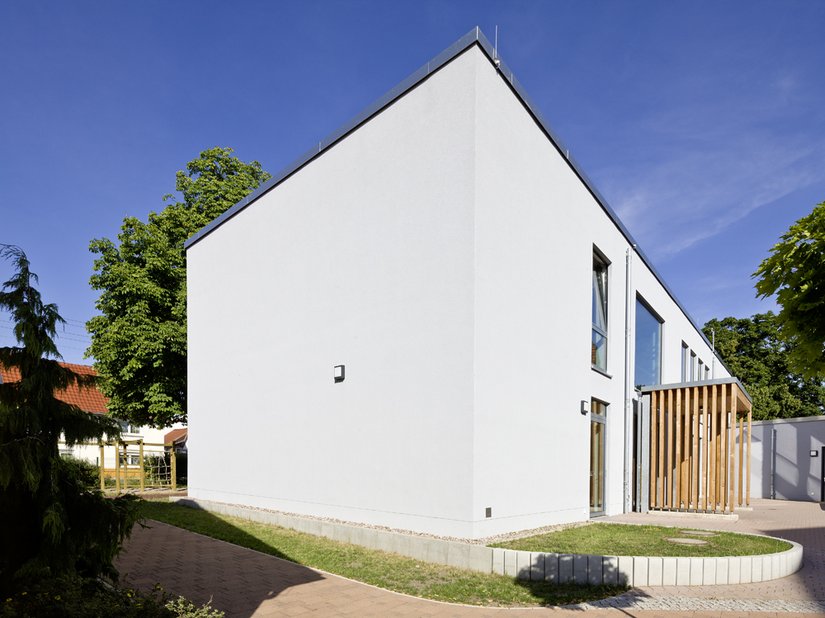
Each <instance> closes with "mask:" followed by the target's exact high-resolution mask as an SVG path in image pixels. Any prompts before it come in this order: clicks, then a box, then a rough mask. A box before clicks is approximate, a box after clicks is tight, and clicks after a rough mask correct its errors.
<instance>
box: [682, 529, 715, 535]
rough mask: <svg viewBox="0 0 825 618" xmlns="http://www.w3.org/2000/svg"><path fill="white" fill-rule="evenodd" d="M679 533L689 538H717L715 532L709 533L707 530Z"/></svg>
mask: <svg viewBox="0 0 825 618" xmlns="http://www.w3.org/2000/svg"><path fill="white" fill-rule="evenodd" d="M679 533H680V534H687V535H689V536H716V533H715V532H708V531H707V530H680V531H679Z"/></svg>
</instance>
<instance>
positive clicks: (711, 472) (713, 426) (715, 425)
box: [708, 384, 719, 511]
mask: <svg viewBox="0 0 825 618" xmlns="http://www.w3.org/2000/svg"><path fill="white" fill-rule="evenodd" d="M711 390H712V391H713V396H712V399H711V402H710V405H711V414H710V444H709V445H708V446H709V450H710V463H709V464H708V480H709V484H710V487H709V491H708V499H709V500H710V510H711V511H715V510H716V482H717V478H716V442H717V440H716V432H717V431H719V420H718V419H717V416H716V410H717V406H716V395H717V388H716V385H715V384H714V385H713V386H712V387H711Z"/></svg>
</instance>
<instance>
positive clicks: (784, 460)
mask: <svg viewBox="0 0 825 618" xmlns="http://www.w3.org/2000/svg"><path fill="white" fill-rule="evenodd" d="M751 485H752V487H753V488H754V495H756V496H758V497H762V498H781V499H785V500H810V501H813V502H825V416H806V417H802V418H783V419H774V420H770V421H755V422H754V423H753V462H752V468H751Z"/></svg>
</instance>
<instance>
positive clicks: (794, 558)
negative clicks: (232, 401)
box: [176, 498, 802, 586]
mask: <svg viewBox="0 0 825 618" xmlns="http://www.w3.org/2000/svg"><path fill="white" fill-rule="evenodd" d="M176 501H177V502H178V503H179V504H182V505H185V506H189V507H192V508H199V509H203V510H206V511H211V512H213V513H219V514H222V515H230V516H233V517H239V518H242V519H248V520H250V521H255V522H259V523H265V524H273V525H277V526H281V527H284V528H290V529H292V530H297V531H299V532H306V533H309V534H314V535H316V536H323V537H326V538H329V539H333V540H335V541H341V542H344V543H352V544H354V545H361V546H363V547H367V548H369V549H377V550H381V551H387V552H393V553H396V554H400V555H402V556H407V557H409V558H414V559H416V560H421V561H423V562H433V563H436V564H446V565H449V566H454V567H458V568H462V569H470V570H473V571H479V572H482V573H498V574H500V575H507V576H509V577H515V578H517V579H522V580H530V581H546V582H550V583H559V584H563V583H575V584H591V585H598V584H621V585H627V586H710V585H716V584H720V585H721V584H749V583H757V582H763V581H768V580H771V579H779V578H780V577H785V576H787V575H791V574H792V573H795V572H796V571H798V570H799V569H800V568H802V545H800V544H799V543H794V542H793V541H786V542H787V543H790V544H791V546H792V547H791V548H790V549H788V550H786V551H782V552H778V553H775V554H765V555H759V556H726V557H721V558H662V557H656V556H589V555H583V554H555V553H540V552H529V551H519V550H515V549H501V548H495V547H486V546H484V545H475V544H472V543H462V542H459V541H447V540H443V539H435V538H431V537H424V536H415V535H412V534H403V533H400V532H391V531H387V530H380V529H374V528H367V527H364V526H358V525H352V524H345V523H338V522H329V521H324V520H320V519H313V518H311V517H301V516H298V515H291V514H287V513H278V512H275V511H266V510H261V509H255V508H249V507H244V506H238V505H233V504H224V503H220V502H211V501H207V500H194V499H191V498H179V499H177V500H176ZM781 540H785V539H781Z"/></svg>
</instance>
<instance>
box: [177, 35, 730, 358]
mask: <svg viewBox="0 0 825 618" xmlns="http://www.w3.org/2000/svg"><path fill="white" fill-rule="evenodd" d="M473 45H478V46H479V47H480V49H481V50H482V51H483V52H484V54H485V55H486V56H487V57H488V59H489V60H490V62H491V63H493V65H494V66H495V67H496V69H497V70H498V72H499V73H500V74H501V76H502V78H503V79H504V81H505V82H506V83H507V84H508V85H509V86H510V89H511V90H512V91H513V93H514V94H515V95H516V96H517V97H518V98H519V100H520V101H521V103H522V104H523V105H524V107H525V108H526V109H527V111H528V112H529V113H530V115H531V116H532V117H533V119H534V120H535V121H536V124H538V126H539V127H540V128H541V130H542V131H543V132H544V133H545V135H547V137H548V138H549V139H550V141H551V143H552V144H553V146H554V147H555V148H556V150H558V152H559V154H560V155H561V156H562V157H563V158H564V159H565V160H567V163H568V165H570V168H571V169H572V170H573V173H575V174H576V176H578V177H579V180H581V181H582V183H583V184H584V186H585V187H586V188H587V190H588V191H589V192H590V194H591V195H592V196H593V198H594V199H595V200H596V201H597V202H598V204H599V206H601V207H602V210H604V211H605V213H607V215H608V217H610V219H611V221H613V224H614V225H615V226H616V227H617V228H618V229H619V231H620V232H621V233H622V235H624V237H625V238H626V239H627V241H628V242H629V243H630V244H631V245H632V247H633V250H634V251H635V252H636V254H637V255H638V256H639V257H640V258H641V260H642V262H644V264H645V266H647V267H648V268H649V269H650V271H651V272H652V273H653V276H654V277H656V280H657V281H658V282H659V283H660V284H661V285H662V287H663V288H664V290H665V291H666V292H667V293H668V295H669V296H670V298H671V299H672V300H673V302H675V303H676V306H677V307H679V309H680V310H681V311H682V313H683V314H684V316H685V317H686V318H687V319H688V321H689V322H690V323H691V325H693V327H694V328H695V329H696V331H697V332H698V333H699V335H700V336H701V337H702V339H703V340H704V341H705V343H706V344H707V345H708V347H709V348H710V349H711V350H713V345H712V344H711V342H710V341H709V340H708V338H707V337H706V336H705V333H703V332H702V329H701V328H700V327H699V326H698V325H697V324H696V322H695V321H694V319H693V317H691V315H690V314H689V313H688V312H687V310H686V309H685V307H684V306H683V305H682V303H681V302H680V301H679V299H678V298H677V297H676V295H675V294H674V293H673V291H672V290H671V289H670V287H669V286H668V285H667V283H665V280H664V279H663V278H662V276H661V275H660V274H659V271H658V270H656V268H655V267H654V266H653V263H652V262H651V261H650V259H649V258H648V257H647V255H645V253H644V251H642V250H641V249H640V248H639V246H638V244H637V243H636V239H635V238H633V235H632V234H631V233H630V230H628V229H627V228H626V227H625V225H624V223H622V221H621V219H619V217H618V215H617V214H616V213H615V211H614V210H613V209H612V208H611V207H610V205H609V203H608V202H607V200H606V199H605V197H604V196H603V195H602V194H601V193H600V192H599V190H598V189H596V187H595V185H594V183H593V182H592V181H591V180H590V178H589V177H588V176H587V175H586V174H585V173H584V172H583V171H582V169H581V168H580V167H579V165H578V164H577V163H576V160H575V159H574V158H573V157H572V156H571V155H570V151H569V150H568V149H567V148H565V147H564V145H563V144H562V141H561V140H560V139H559V138H558V137H557V136H556V135H555V134H554V133H553V131H552V130H551V129H550V125H549V124H548V123H547V121H545V119H544V118H543V117H542V115H541V113H540V112H539V110H538V107H536V106H535V105H534V104H533V102H532V101H531V100H530V97H529V96H528V95H527V92H526V91H525V90H524V88H523V87H522V85H521V84H520V83H519V81H518V80H517V79H516V77H515V74H514V73H513V72H512V71H511V70H510V68H509V67H508V66H507V65H506V64H505V63H504V61H503V60H501V58H500V57H499V56H498V54H497V50H496V49H495V48H494V47H493V45H492V44H491V43H490V41H489V40H488V39H487V37H486V36H484V33H483V32H481V29H480V28H479V27H478V26H476V27H475V28H473V29H472V30H470V31H469V32H468V33H467V34H465V35H464V36H463V37H461V38H460V39H458V40H457V41H456V42H455V43H453V44H452V45H450V46H449V47H448V48H447V49H445V50H444V51H442V52H441V53H440V54H438V55H437V56H436V57H435V58H433V59H432V60H430V61H429V62H427V63H426V64H424V65H422V66H421V67H420V68H419V69H418V70H417V71H415V72H414V73H413V74H412V75H410V76H409V77H407V78H406V79H405V80H403V81H402V82H401V83H399V84H398V85H397V86H395V87H394V88H392V89H391V90H390V91H389V92H387V93H386V94H384V96H382V97H380V98H379V99H378V100H376V101H375V102H374V103H372V104H371V105H369V106H368V107H367V108H366V109H365V110H364V111H363V112H361V113H360V114H358V115H357V116H356V117H355V118H353V119H352V120H350V121H349V122H347V123H346V124H344V125H343V126H342V127H341V128H340V129H338V130H337V131H334V132H333V133H331V134H330V135H328V136H327V137H326V138H325V139H322V140H320V141H319V142H318V145H317V146H316V147H313V148H312V149H310V150H308V151H307V152H305V153H304V154H303V155H301V156H300V157H298V158H297V159H296V160H295V161H293V162H292V163H291V164H289V165H287V166H286V167H285V168H283V169H282V170H281V171H280V172H279V173H277V174H275V175H273V176H272V178H270V179H269V180H268V181H267V182H266V183H264V184H263V185H261V186H260V187H258V188H257V189H256V190H255V191H253V192H252V193H250V194H249V195H247V196H246V197H245V198H243V199H242V200H241V201H239V202H238V203H237V204H235V205H234V206H232V207H231V208H229V210H227V211H226V212H224V213H223V214H222V215H220V216H219V217H218V218H216V219H215V220H213V221H212V222H210V223H208V224H207V225H206V226H204V227H203V228H201V229H200V230H198V231H197V232H195V234H193V235H192V236H191V237H190V238H189V239H187V240H186V242H184V245H183V246H184V248H185V249H189V248H190V247H191V246H192V245H194V244H195V243H197V242H198V241H200V240H202V239H203V238H204V237H206V236H207V235H209V234H210V233H211V232H213V231H214V230H215V229H216V228H218V227H220V226H221V225H223V224H224V223H226V222H227V221H228V220H229V219H231V218H232V217H234V216H235V215H237V214H238V213H239V212H241V211H242V210H244V209H245V208H246V207H247V206H249V205H250V204H252V203H253V202H254V201H256V200H257V199H258V198H260V197H261V196H263V195H264V194H266V193H268V192H269V191H271V190H272V189H274V188H275V187H276V186H278V185H279V184H281V183H282V182H283V181H284V180H286V179H287V178H289V177H290V176H292V175H293V174H294V173H296V172H297V171H298V170H300V169H301V168H302V167H304V166H305V165H307V164H308V163H310V162H311V161H312V160H313V159H315V158H316V157H318V156H320V155H321V154H323V153H324V151H326V150H328V149H329V148H331V147H332V146H334V145H335V144H336V143H337V142H339V141H340V140H341V139H343V138H344V137H346V136H347V135H349V134H350V133H352V132H353V131H355V130H356V129H357V128H358V127H360V126H361V125H362V124H364V123H365V122H367V121H368V120H370V119H371V118H372V117H373V116H375V115H376V114H378V113H380V112H381V111H383V110H384V108H386V107H388V106H389V105H391V104H392V103H394V102H395V101H396V100H397V99H399V98H401V97H402V96H404V95H405V94H406V93H407V92H409V91H410V90H412V89H413V88H415V87H416V86H418V85H419V84H421V83H422V82H423V81H424V80H426V79H427V78H428V77H429V76H430V75H432V74H433V73H435V72H436V71H438V70H439V69H440V68H442V67H443V66H444V65H446V64H448V63H450V62H452V61H453V60H454V59H455V58H457V57H458V56H460V55H461V54H462V53H463V52H465V51H466V50H467V49H468V48H470V47H472V46H473ZM714 355H715V356H716V359H717V360H718V361H719V362H720V363H721V364H722V366H723V367H724V368H725V369H726V370H727V372H728V373H730V374H732V372H731V370H730V368H729V367H728V366H727V365H726V364H725V361H724V360H722V358H721V357H720V356H719V355H718V354H716V353H715V351H714Z"/></svg>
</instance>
